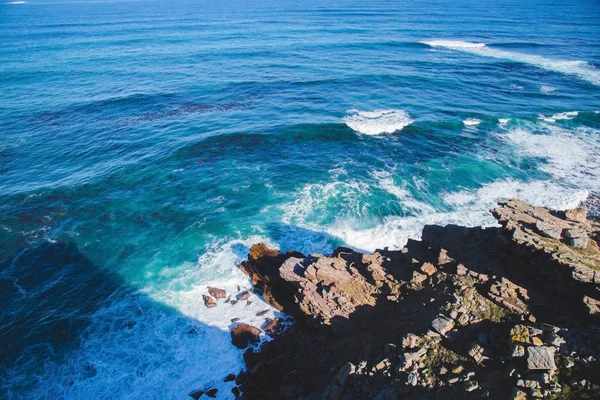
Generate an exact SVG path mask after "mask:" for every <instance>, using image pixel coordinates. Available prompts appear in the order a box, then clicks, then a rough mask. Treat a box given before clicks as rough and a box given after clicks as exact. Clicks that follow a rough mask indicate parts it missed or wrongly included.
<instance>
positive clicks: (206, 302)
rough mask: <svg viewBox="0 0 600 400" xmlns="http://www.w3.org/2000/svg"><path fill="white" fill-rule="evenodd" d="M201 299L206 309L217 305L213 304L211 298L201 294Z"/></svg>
mask: <svg viewBox="0 0 600 400" xmlns="http://www.w3.org/2000/svg"><path fill="white" fill-rule="evenodd" d="M202 298H203V299H204V305H205V306H206V307H207V308H213V307H216V306H217V303H216V302H215V299H213V298H212V297H210V296H208V295H206V294H203V295H202Z"/></svg>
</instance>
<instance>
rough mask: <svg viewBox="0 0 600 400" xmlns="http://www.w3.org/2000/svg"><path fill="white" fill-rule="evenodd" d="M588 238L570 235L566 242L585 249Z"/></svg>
mask: <svg viewBox="0 0 600 400" xmlns="http://www.w3.org/2000/svg"><path fill="white" fill-rule="evenodd" d="M589 241H590V239H589V238H588V237H587V236H580V237H572V238H568V239H567V244H568V245H569V246H571V247H575V248H576V249H585V248H587V246H588V243H589Z"/></svg>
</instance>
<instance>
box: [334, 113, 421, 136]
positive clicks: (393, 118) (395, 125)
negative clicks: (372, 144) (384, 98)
mask: <svg viewBox="0 0 600 400" xmlns="http://www.w3.org/2000/svg"><path fill="white" fill-rule="evenodd" d="M348 113H349V115H347V116H345V117H344V118H342V121H343V122H344V123H345V124H346V125H347V126H348V127H349V128H350V129H352V130H354V131H356V132H360V133H363V134H365V135H381V134H384V133H394V132H396V131H400V130H402V129H403V128H405V127H406V126H408V125H410V124H411V123H412V122H413V120H412V119H411V118H410V115H408V113H407V112H406V111H404V110H394V109H390V110H374V111H359V110H350V111H348Z"/></svg>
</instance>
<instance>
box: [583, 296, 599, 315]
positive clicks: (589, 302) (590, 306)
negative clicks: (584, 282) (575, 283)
mask: <svg viewBox="0 0 600 400" xmlns="http://www.w3.org/2000/svg"><path fill="white" fill-rule="evenodd" d="M583 304H584V306H585V310H586V311H587V313H588V314H589V315H591V316H593V317H600V300H596V299H593V298H591V297H589V296H583Z"/></svg>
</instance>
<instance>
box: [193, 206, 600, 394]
mask: <svg viewBox="0 0 600 400" xmlns="http://www.w3.org/2000/svg"><path fill="white" fill-rule="evenodd" d="M490 211H491V213H492V214H493V215H494V217H495V218H496V219H497V220H498V222H499V223H500V225H501V227H497V228H485V229H484V228H480V227H476V228H465V227H460V226H456V225H448V226H446V227H440V226H431V225H430V226H426V227H425V228H424V230H423V234H422V239H421V240H420V241H416V240H409V241H408V243H407V245H406V246H405V247H404V248H403V249H402V250H398V251H392V250H387V249H383V250H377V251H375V252H374V253H371V254H368V253H367V254H363V253H359V252H356V251H354V250H352V249H348V248H343V247H340V248H338V249H336V250H335V251H334V252H333V253H332V254H331V256H324V255H321V254H310V255H308V256H305V255H303V254H301V253H298V252H294V251H290V252H287V253H285V254H283V253H281V252H279V251H278V250H273V249H269V248H268V247H267V246H265V245H264V244H255V245H254V246H252V248H251V250H250V253H249V255H248V260H247V261H244V262H242V264H240V266H239V267H240V269H241V270H242V271H243V272H244V273H245V274H247V275H248V276H249V277H250V279H251V282H252V289H251V290H252V291H253V292H254V293H257V294H260V295H261V296H262V297H263V299H264V300H265V302H266V303H268V304H270V305H271V306H272V307H273V308H275V309H276V310H279V311H281V312H283V313H285V315H289V316H292V317H293V318H294V320H295V322H294V323H293V324H289V323H288V322H285V321H284V320H283V319H273V318H267V319H266V321H265V323H264V324H263V325H262V326H260V327H254V326H251V325H247V324H243V323H236V322H237V321H232V332H231V333H232V341H233V343H235V344H236V345H237V346H238V347H240V348H246V347H247V349H246V351H245V353H244V360H245V363H246V367H247V369H246V371H244V372H241V373H240V374H238V375H237V376H233V375H232V376H229V377H228V379H230V380H235V383H236V387H235V388H234V389H233V391H232V394H233V395H234V396H235V397H238V396H239V398H245V399H255V398H273V399H279V398H281V399H292V398H303V399H340V398H350V399H360V398H376V399H396V398H423V397H427V398H482V397H487V398H518V399H525V398H534V397H536V396H543V397H545V398H546V397H548V398H570V397H572V396H585V395H591V396H597V395H599V394H600V381H598V376H599V375H597V374H595V372H596V371H597V368H598V367H599V366H600V365H599V364H598V361H597V360H598V356H599V355H600V340H599V339H600V332H599V331H598V327H597V324H598V322H600V273H599V272H598V271H600V249H599V247H598V241H599V240H600V223H598V222H596V221H594V220H591V219H586V216H587V213H586V211H585V210H583V209H575V210H567V211H565V212H555V211H551V210H548V209H546V208H543V207H533V206H530V205H529V204H527V203H525V202H522V201H519V200H508V201H499V206H498V207H497V208H495V209H492V210H490ZM212 292H213V294H215V291H214V289H212ZM221 295H222V294H218V296H221ZM206 300H207V306H210V307H212V306H213V303H211V301H210V300H209V299H206ZM242 300H243V299H242ZM215 306H216V304H215ZM263 332H265V333H264V334H263ZM265 334H268V335H269V337H268V339H266V340H265V339H264V336H265ZM261 336H262V337H263V339H261ZM192 394H193V393H190V396H192V397H195V396H193V395H192ZM195 394H196V395H197V394H198V392H196V393H195Z"/></svg>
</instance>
